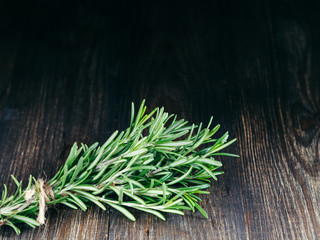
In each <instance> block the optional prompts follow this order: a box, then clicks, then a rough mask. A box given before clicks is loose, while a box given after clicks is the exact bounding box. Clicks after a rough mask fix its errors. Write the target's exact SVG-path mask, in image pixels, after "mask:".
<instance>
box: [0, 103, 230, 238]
mask: <svg viewBox="0 0 320 240" xmlns="http://www.w3.org/2000/svg"><path fill="white" fill-rule="evenodd" d="M134 112H135V109H134V105H133V104H132V114H131V121H130V126H129V127H128V128H127V129H126V130H125V131H123V132H120V133H119V132H118V131H115V132H114V133H113V134H112V135H111V136H110V137H109V139H108V140H107V141H106V142H105V143H104V144H103V145H102V146H99V145H98V143H95V144H93V145H92V146H87V145H85V144H81V145H80V146H78V144H77V143H75V144H74V145H73V147H72V148H71V150H70V154H69V156H68V158H67V160H66V162H65V164H64V166H63V167H61V169H60V170H59V171H58V173H57V174H56V175H55V176H54V177H53V178H52V179H51V180H49V181H48V184H49V186H50V187H51V188H52V190H53V193H54V197H55V199H50V201H48V202H47V203H46V204H47V205H49V206H50V205H53V204H58V203H61V204H64V205H66V206H68V207H70V208H73V209H78V208H81V209H82V210H83V211H85V210H86V209H87V207H88V206H89V205H90V204H92V203H94V204H96V205H97V206H99V207H100V208H102V209H104V210H105V209H106V208H105V205H108V206H111V207H113V208H114V209H116V210H118V211H119V212H121V213H123V214H124V215H125V216H126V217H128V218H129V219H130V220H132V221H134V220H135V218H134V216H133V215H132V214H131V213H130V212H129V211H128V208H133V209H138V210H141V211H145V212H148V213H151V214H153V215H155V216H157V217H159V218H161V219H163V220H165V218H164V216H163V215H162V214H161V212H168V213H175V214H180V215H183V214H184V213H183V211H184V210H192V211H195V209H198V210H199V211H200V212H201V213H202V214H203V215H204V216H205V217H208V216H207V214H206V213H205V211H204V210H203V209H202V208H201V207H200V205H199V204H198V202H199V201H200V200H201V199H200V198H199V197H197V196H196V195H195V194H208V193H209V192H207V191H203V189H205V188H208V187H209V186H210V185H209V184H208V183H210V179H211V178H213V179H214V180H217V177H216V176H217V175H219V174H222V173H223V172H221V171H217V169H218V168H220V167H221V166H222V163H221V162H220V161H217V160H216V159H215V158H214V156H217V155H221V156H231V157H236V155H234V154H229V153H219V152H218V151H220V150H222V149H224V148H225V147H227V146H229V145H230V144H232V143H233V142H234V141H235V139H233V140H231V141H229V142H228V141H227V139H228V133H225V134H224V135H223V136H222V137H221V138H218V139H216V138H213V135H214V134H215V133H216V132H217V131H218V129H219V127H220V125H217V126H216V127H214V128H213V129H211V130H210V125H211V122H212V118H211V119H210V123H209V125H208V126H207V127H206V128H202V124H200V125H199V126H196V125H194V124H193V125H188V124H187V123H188V122H187V121H185V120H184V119H180V120H177V116H176V115H169V114H168V113H166V112H164V109H163V108H160V109H159V108H156V109H154V110H153V111H152V112H151V113H149V114H146V113H145V112H146V107H145V106H144V101H143V102H142V104H141V106H140V108H139V110H138V113H137V115H136V117H134V116H135V114H134ZM32 179H33V178H32V177H30V181H29V185H28V187H27V188H26V189H24V190H22V187H21V182H18V181H17V180H16V179H15V178H14V177H13V180H14V181H15V183H16V184H17V191H16V193H15V194H14V195H12V196H10V197H8V196H7V187H6V186H4V190H3V192H2V198H1V201H0V225H8V226H11V227H12V228H14V230H15V231H16V233H17V234H19V232H20V230H19V229H18V227H17V224H18V223H26V224H28V225H29V226H31V227H36V226H38V225H39V224H38V222H37V221H36V220H35V219H36V217H37V214H38V210H39V204H38V201H39V196H38V195H37V194H36V195H35V196H34V197H33V198H32V199H30V200H28V201H27V200H25V194H26V191H28V190H30V189H34V188H36V189H38V187H37V182H36V180H34V181H32ZM32 182H34V183H32Z"/></svg>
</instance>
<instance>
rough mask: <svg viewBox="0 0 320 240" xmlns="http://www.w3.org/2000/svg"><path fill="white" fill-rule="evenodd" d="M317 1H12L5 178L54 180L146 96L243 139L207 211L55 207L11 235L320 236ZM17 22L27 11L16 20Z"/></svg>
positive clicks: (206, 200)
mask: <svg viewBox="0 0 320 240" xmlns="http://www.w3.org/2000/svg"><path fill="white" fill-rule="evenodd" d="M319 9H320V6H319V4H318V3H314V2H312V1H307V2H303V3H302V2H299V1H253V0H247V1H241V2H239V1H234V2H232V3H230V2H228V3H224V2H223V1H211V2H201V3H196V2H191V1H190V2H184V3H183V4H182V3H172V2H170V3H169V2H168V3H166V2H163V1H162V2H159V3H151V2H149V1H148V2H145V3H141V2H140V3H135V4H129V3H126V4H125V3H121V4H120V3H108V2H104V1H103V2H97V3H95V4H94V5H93V4H89V3H80V2H76V1H70V2H68V3H64V2H63V1H54V2H52V3H51V2H47V1H34V2H32V3H29V2H28V4H22V5H21V4H20V3H19V4H18V2H14V1H4V2H2V3H1V8H0V13H1V14H0V149H1V151H0V166H1V168H0V173H1V174H0V183H5V184H9V186H10V190H11V191H13V189H14V186H13V183H12V182H11V181H10V174H11V173H12V174H13V175H15V176H16V178H17V179H21V180H23V181H24V183H26V181H27V178H28V176H29V174H32V175H34V176H41V177H44V178H50V177H52V176H53V175H54V173H55V172H56V171H57V170H58V169H59V167H60V166H61V165H62V164H63V162H64V160H65V158H66V155H67V154H68V151H69V149H70V147H71V145H72V144H73V142H74V141H77V142H85V143H88V144H90V143H93V142H95V141H99V142H102V141H104V140H106V139H107V137H108V136H109V135H110V134H111V133H112V132H113V131H114V130H116V129H120V130H122V129H124V128H126V127H127V126H128V124H129V114H130V102H131V101H134V102H135V103H137V104H139V102H140V101H141V100H142V99H144V98H145V99H146V101H147V105H148V106H149V107H150V108H153V107H155V106H164V107H165V108H166V110H167V111H169V112H171V113H176V114H178V115H179V116H180V117H182V118H185V119H187V120H188V121H190V122H195V123H199V122H200V121H204V122H205V123H206V122H207V121H208V120H209V117H210V116H211V115H213V116H214V123H221V124H222V130H221V132H220V134H221V133H222V132H223V130H229V131H230V133H231V136H232V137H237V138H238V141H237V144H236V145H234V146H231V147H230V148H229V150H230V151H231V152H235V153H238V154H239V155H240V158H239V159H237V160H235V159H231V158H223V162H224V167H223V168H224V169H223V170H224V171H225V174H224V175H223V176H221V177H220V178H219V181H218V182H213V183H212V187H211V189H210V191H211V194H210V195H208V196H204V197H203V202H202V203H201V205H202V207H203V208H204V209H205V210H206V211H207V213H208V215H209V219H204V218H203V217H201V214H200V213H198V212H196V213H189V212H188V213H186V215H185V216H174V215H170V214H167V215H165V216H166V218H167V221H165V222H163V221H162V220H160V219H157V218H156V217H154V216H151V215H148V214H146V213H141V212H138V211H133V212H134V214H135V215H136V216H137V221H136V222H131V221H129V220H127V219H126V218H125V217H124V216H123V215H121V214H120V213H118V212H117V211H116V210H113V209H110V208H108V209H107V211H102V210H99V209H98V208H96V207H91V208H89V209H88V211H87V212H81V211H74V210H69V209H67V208H64V207H61V206H56V208H53V209H50V211H49V212H48V221H47V224H46V225H45V226H44V227H40V228H37V229H34V230H32V229H29V228H27V227H23V229H22V233H21V235H20V236H16V235H15V234H14V232H13V231H12V230H11V229H8V228H6V227H3V228H1V229H0V239H320V205H319V202H320V68H319V66H320V45H319V44H318V43H319V42H320V32H319V30H318V27H319V24H318V23H319V22H320V15H319V14H318V10H319ZM18 16H19V17H18Z"/></svg>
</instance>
